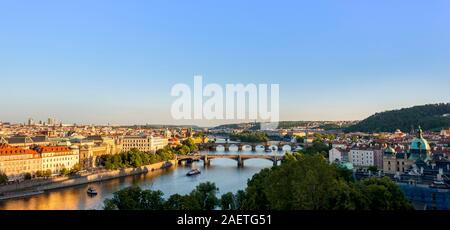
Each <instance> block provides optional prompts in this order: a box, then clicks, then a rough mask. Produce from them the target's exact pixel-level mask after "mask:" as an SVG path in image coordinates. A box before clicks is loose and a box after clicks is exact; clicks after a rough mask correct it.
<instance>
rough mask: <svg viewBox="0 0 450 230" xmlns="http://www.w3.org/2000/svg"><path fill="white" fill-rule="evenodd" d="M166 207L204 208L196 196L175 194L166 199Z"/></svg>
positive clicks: (177, 208) (167, 208) (175, 208)
mask: <svg viewBox="0 0 450 230" xmlns="http://www.w3.org/2000/svg"><path fill="white" fill-rule="evenodd" d="M165 209H166V210H183V211H190V210H202V204H200V203H199V202H198V200H197V199H196V198H195V197H194V196H191V195H184V196H182V195H179V194H174V195H172V196H170V197H169V199H168V200H167V201H166V203H165Z"/></svg>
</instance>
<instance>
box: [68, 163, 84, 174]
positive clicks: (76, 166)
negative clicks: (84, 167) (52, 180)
mask: <svg viewBox="0 0 450 230" xmlns="http://www.w3.org/2000/svg"><path fill="white" fill-rule="evenodd" d="M80 170H81V166H80V164H78V163H76V164H75V165H74V166H73V167H72V169H70V172H69V173H70V174H76V173H78V172H79V171H80Z"/></svg>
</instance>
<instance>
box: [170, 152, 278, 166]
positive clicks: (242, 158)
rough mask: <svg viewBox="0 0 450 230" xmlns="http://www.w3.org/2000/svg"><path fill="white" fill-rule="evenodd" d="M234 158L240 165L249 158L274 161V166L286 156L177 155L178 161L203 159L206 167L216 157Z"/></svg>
mask: <svg viewBox="0 0 450 230" xmlns="http://www.w3.org/2000/svg"><path fill="white" fill-rule="evenodd" d="M218 158H221V159H232V160H235V161H236V162H237V166H238V167H244V161H245V160H249V159H263V160H268V161H271V162H272V163H273V165H274V166H276V165H278V162H281V161H283V160H284V156H281V155H278V156H277V155H267V154H211V155H208V154H194V155H189V156H177V161H178V162H182V161H187V160H192V161H203V165H204V166H205V167H207V166H209V165H210V164H211V160H214V159H218Z"/></svg>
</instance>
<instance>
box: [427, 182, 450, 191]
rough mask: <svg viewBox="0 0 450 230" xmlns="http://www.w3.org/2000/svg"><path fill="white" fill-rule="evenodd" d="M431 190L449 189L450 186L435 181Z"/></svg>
mask: <svg viewBox="0 0 450 230" xmlns="http://www.w3.org/2000/svg"><path fill="white" fill-rule="evenodd" d="M430 188H437V189H449V188H450V186H449V185H448V184H446V183H445V182H444V181H433V183H432V184H431V185H430Z"/></svg>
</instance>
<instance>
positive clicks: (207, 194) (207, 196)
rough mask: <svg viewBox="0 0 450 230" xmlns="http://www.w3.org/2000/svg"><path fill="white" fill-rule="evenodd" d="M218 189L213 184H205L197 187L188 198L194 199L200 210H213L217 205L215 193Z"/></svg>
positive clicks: (217, 200)
mask: <svg viewBox="0 0 450 230" xmlns="http://www.w3.org/2000/svg"><path fill="white" fill-rule="evenodd" d="M218 191H219V189H218V188H217V187H216V185H215V184H214V183H211V182H206V183H201V184H199V185H197V187H196V188H195V189H194V191H192V192H191V194H190V196H192V197H194V198H195V200H196V201H197V203H198V204H200V206H201V207H202V210H213V209H214V208H215V207H216V206H217V205H218V204H219V199H218V198H217V196H216V195H217V192H218Z"/></svg>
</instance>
